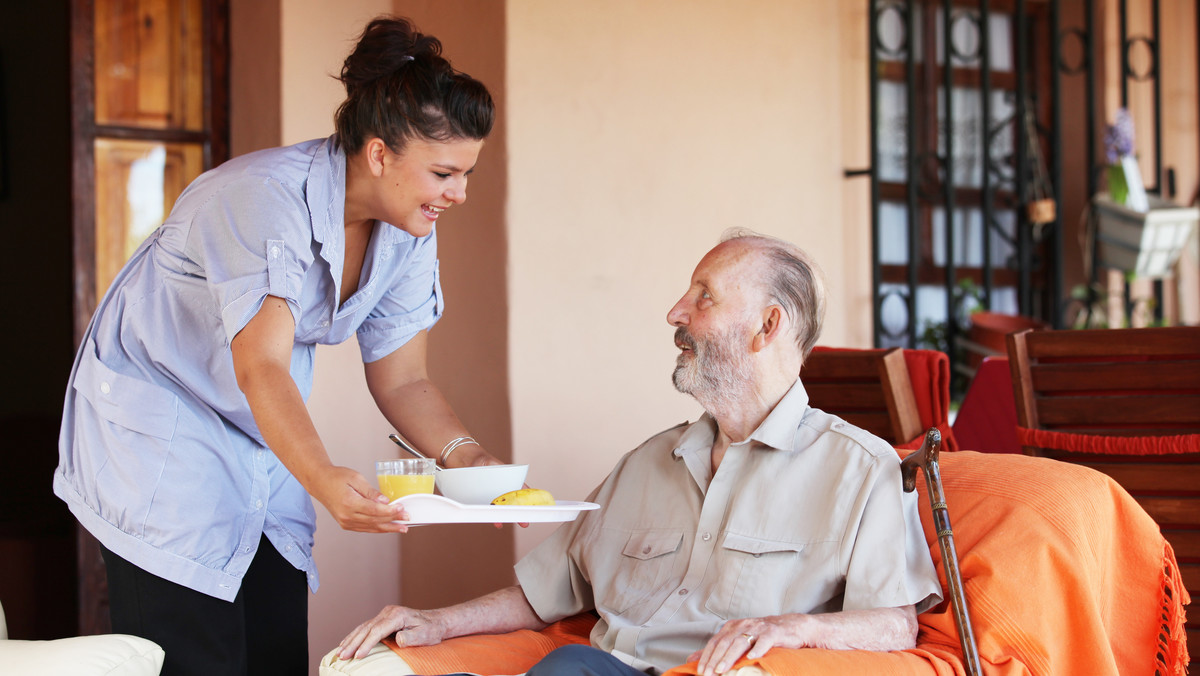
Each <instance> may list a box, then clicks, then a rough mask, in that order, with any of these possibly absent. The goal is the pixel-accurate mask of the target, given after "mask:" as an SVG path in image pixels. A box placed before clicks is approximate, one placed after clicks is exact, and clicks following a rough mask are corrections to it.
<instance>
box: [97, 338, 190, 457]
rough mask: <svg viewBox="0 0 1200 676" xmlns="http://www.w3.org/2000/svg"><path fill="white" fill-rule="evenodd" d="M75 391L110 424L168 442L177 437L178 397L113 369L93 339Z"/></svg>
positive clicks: (152, 384)
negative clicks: (107, 363)
mask: <svg viewBox="0 0 1200 676" xmlns="http://www.w3.org/2000/svg"><path fill="white" fill-rule="evenodd" d="M75 390H76V391H78V392H79V393H80V394H81V395H83V397H84V398H85V399H87V400H88V402H89V403H91V405H92V406H93V407H94V408H95V409H96V412H97V413H99V414H100V415H101V416H102V417H103V418H104V419H105V420H108V421H109V422H112V423H115V424H117V425H120V426H121V427H124V428H126V429H129V430H133V431H134V432H137V433H139V434H145V435H148V436H151V437H155V438H157V439H163V440H166V441H170V440H171V437H173V436H175V423H176V421H177V420H178V419H179V398H178V397H176V396H175V394H174V393H172V392H171V391H169V390H167V389H165V388H162V387H159V386H158V385H155V384H154V383H149V382H146V381H144V380H139V379H137V378H133V377H130V376H127V375H124V374H122V373H117V372H116V371H114V370H112V369H110V368H109V367H108V366H106V365H105V364H104V362H102V361H100V357H99V356H98V355H97V354H96V344H95V343H93V342H92V341H90V340H89V341H88V342H87V345H86V346H85V347H84V349H83V354H82V356H81V357H80V360H79V369H78V370H77V371H76V373H75Z"/></svg>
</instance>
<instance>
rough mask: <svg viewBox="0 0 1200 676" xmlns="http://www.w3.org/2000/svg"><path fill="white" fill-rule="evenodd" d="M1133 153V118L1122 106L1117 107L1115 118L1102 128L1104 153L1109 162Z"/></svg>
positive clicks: (1118, 160)
mask: <svg viewBox="0 0 1200 676" xmlns="http://www.w3.org/2000/svg"><path fill="white" fill-rule="evenodd" d="M1132 154H1133V118H1132V117H1131V116H1130V115H1129V111H1128V110H1126V109H1124V108H1118V109H1117V120H1116V122H1114V123H1113V124H1110V125H1109V126H1108V128H1107V129H1105V130H1104V155H1105V158H1106V159H1107V160H1108V163H1109V164H1117V163H1118V162H1120V161H1121V158H1122V157H1126V156H1128V155H1132Z"/></svg>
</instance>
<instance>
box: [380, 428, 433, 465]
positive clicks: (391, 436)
mask: <svg viewBox="0 0 1200 676" xmlns="http://www.w3.org/2000/svg"><path fill="white" fill-rule="evenodd" d="M388 439H391V440H392V441H394V442H396V445H397V446H399V447H400V448H403V449H404V450H406V451H408V453H409V454H410V455H412V456H414V457H417V458H421V459H422V460H429V456H427V455H425V454H423V453H421V452H420V451H418V450H417V449H415V448H413V447H412V445H411V444H409V443H408V442H407V441H405V440H404V439H401V438H400V435H399V434H389V435H388ZM433 471H435V472H440V471H442V468H441V467H438V466H437V463H436V462H434V463H433Z"/></svg>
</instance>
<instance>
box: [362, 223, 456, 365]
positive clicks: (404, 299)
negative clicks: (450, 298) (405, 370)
mask: <svg viewBox="0 0 1200 676" xmlns="http://www.w3.org/2000/svg"><path fill="white" fill-rule="evenodd" d="M393 235H394V236H395V237H396V238H398V239H399V240H400V241H399V242H397V243H395V244H394V245H393V246H394V247H395V253H394V254H393V255H392V256H391V257H390V259H391V260H394V261H395V262H394V263H392V265H393V266H394V269H395V270H396V276H395V278H394V279H393V281H392V283H391V284H390V285H389V287H388V290H387V291H386V292H385V293H384V294H383V296H382V297H381V298H380V300H379V302H378V303H376V304H375V307H374V308H373V309H372V310H371V313H370V314H369V315H368V316H367V318H366V320H364V321H363V323H362V325H361V326H359V328H358V346H359V350H360V351H361V352H362V359H363V361H364V362H368V363H369V362H373V361H376V360H379V359H382V358H383V357H386V356H387V355H389V354H391V353H392V352H394V351H395V350H397V349H398V348H400V347H401V346H403V345H404V344H405V343H407V342H408V341H409V340H412V338H413V336H415V335H417V333H419V332H421V331H424V330H426V329H429V328H432V327H433V325H434V324H436V323H437V321H438V319H440V318H441V316H442V310H443V308H444V301H443V300H442V285H441V278H440V273H439V270H438V258H437V233H436V231H435V232H432V233H430V234H429V235H427V236H425V237H421V238H413V237H411V236H408V235H406V234H404V233H401V232H400V231H397V232H396V233H393Z"/></svg>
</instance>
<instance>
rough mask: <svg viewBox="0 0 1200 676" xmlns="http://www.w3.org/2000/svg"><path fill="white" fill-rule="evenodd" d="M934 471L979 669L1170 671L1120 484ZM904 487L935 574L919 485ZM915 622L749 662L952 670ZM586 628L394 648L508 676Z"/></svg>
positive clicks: (1155, 583) (1157, 555)
mask: <svg viewBox="0 0 1200 676" xmlns="http://www.w3.org/2000/svg"><path fill="white" fill-rule="evenodd" d="M941 469H942V478H943V481H944V484H945V492H946V502H947V504H948V505H949V508H950V516H951V519H952V525H953V526H954V533H955V541H956V545H957V548H958V553H959V559H960V565H961V568H962V573H963V577H964V581H965V582H964V586H965V589H966V593H967V598H968V603H969V604H970V612H971V618H972V622H973V623H974V626H975V631H976V638H977V639H978V643H979V654H980V658H981V661H982V662H983V668H984V672H985V673H986V674H991V675H996V676H1009V675H1016V674H1047V675H1050V674H1052V675H1054V676H1058V675H1061V674H1087V675H1088V676H1102V675H1106V674H1111V675H1113V676H1116V675H1117V674H1152V673H1155V671H1156V670H1158V671H1159V672H1160V673H1163V674H1177V675H1178V674H1183V673H1184V666H1185V665H1186V664H1187V648H1186V645H1185V643H1184V640H1185V639H1184V632H1183V605H1184V604H1186V603H1187V602H1188V598H1187V592H1186V591H1185V590H1184V588H1183V585H1182V583H1181V582H1180V579H1179V570H1178V568H1177V567H1176V565H1175V557H1174V554H1173V552H1172V551H1171V548H1170V546H1169V545H1168V544H1167V542H1166V541H1165V540H1164V539H1163V538H1162V536H1161V534H1160V533H1159V531H1158V527H1157V526H1156V525H1155V524H1154V522H1153V520H1151V519H1150V517H1149V516H1148V515H1147V514H1146V513H1145V511H1144V510H1142V508H1141V507H1140V506H1138V505H1137V503H1136V502H1134V500H1133V499H1132V498H1130V497H1129V495H1128V494H1127V493H1126V492H1125V491H1124V489H1122V488H1121V487H1120V486H1118V485H1117V484H1116V483H1114V482H1113V481H1111V480H1110V479H1108V477H1106V476H1104V475H1103V474H1100V473H1098V472H1095V471H1093V470H1090V469H1087V468H1085V467H1081V466H1078V465H1071V464H1066V463H1061V462H1057V461H1054V460H1049V459H1046V458H1031V457H1025V456H1019V455H1010V454H983V453H974V452H961V453H952V454H946V455H943V456H942V458H941ZM918 486H919V490H920V491H921V493H922V495H921V505H922V513H921V516H922V523H923V524H924V526H925V539H926V541H927V542H928V543H929V544H930V545H931V551H932V553H933V557H934V562H935V563H936V564H937V566H938V570H939V571H941V553H940V549H939V548H938V546H937V542H936V539H935V537H936V535H935V533H933V531H932V519H931V518H930V515H929V503H928V500H927V498H926V496H925V495H924V491H925V485H924V479H923V478H922V479H921V480H920V481H918ZM942 585H943V587H945V579H944V578H943V580H942ZM919 620H920V625H921V632H920V636H919V637H918V640H917V643H918V644H917V647H916V648H915V649H913V650H906V651H903V652H893V653H869V652H861V651H843V652H839V651H831V650H813V649H805V650H774V651H772V652H770V653H768V654H767V655H765V656H764V657H762V658H760V659H759V660H756V661H755V662H757V663H759V664H760V665H761V666H762V667H763V668H764V669H766V670H767V671H769V672H770V673H772V674H776V675H779V676H785V675H790V674H804V675H805V676H812V675H814V674H817V675H819V674H830V675H836V676H843V675H844V674H860V673H870V674H897V675H902V674H911V675H914V676H917V675H921V676H930V675H932V674H937V675H947V676H948V675H951V674H962V673H964V672H963V667H962V664H961V658H960V654H961V653H960V651H959V648H958V632H957V629H956V628H955V626H954V617H953V614H952V612H951V610H950V607H949V604H948V603H943V604H942V605H940V606H938V607H936V608H933V609H931V610H930V611H928V612H926V613H923V614H922V615H921V616H920V618H919ZM592 621H594V620H593V619H591V618H572V619H571V620H569V621H564V622H563V623H558V624H556V625H552V627H551V628H550V629H548V630H546V631H545V632H541V633H539V632H516V633H515V634H511V635H505V636H489V637H469V639H454V640H452V641H447V642H446V643H444V644H442V645H440V646H433V647H431V648H412V649H407V650H402V651H400V652H401V654H402V655H403V657H404V659H405V660H406V661H408V662H409V664H410V665H411V666H413V667H415V668H417V672H418V673H433V674H437V673H449V672H454V671H475V672H477V673H483V674H487V673H500V674H510V673H520V672H521V671H524V670H525V669H527V668H528V666H529V665H531V664H533V662H535V661H536V660H537V659H538V658H539V657H540V656H541V655H543V654H545V652H548V651H549V650H550V649H552V648H553V647H556V646H557V645H561V644H562V643H566V642H586V640H587V639H586V636H587V631H588V629H589V628H590V625H591V622H592ZM568 634H570V635H572V636H570V637H568ZM467 641H475V642H474V643H469V642H467ZM501 647H502V648H501ZM501 649H503V651H504V652H505V654H504V655H498V654H497V653H498V652H499V651H500V650H501ZM510 651H511V653H512V654H516V653H519V656H518V657H514V658H513V659H509V658H510V657H512V656H513V655H512V654H509V653H510ZM498 657H499V658H502V659H503V664H500V663H499V661H497V658H498ZM746 663H747V662H743V665H744V664H746ZM693 667H694V665H685V666H683V667H679V668H676V669H673V670H671V671H670V672H669V674H671V675H673V676H677V675H682V674H694V673H695V670H694V668H693Z"/></svg>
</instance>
